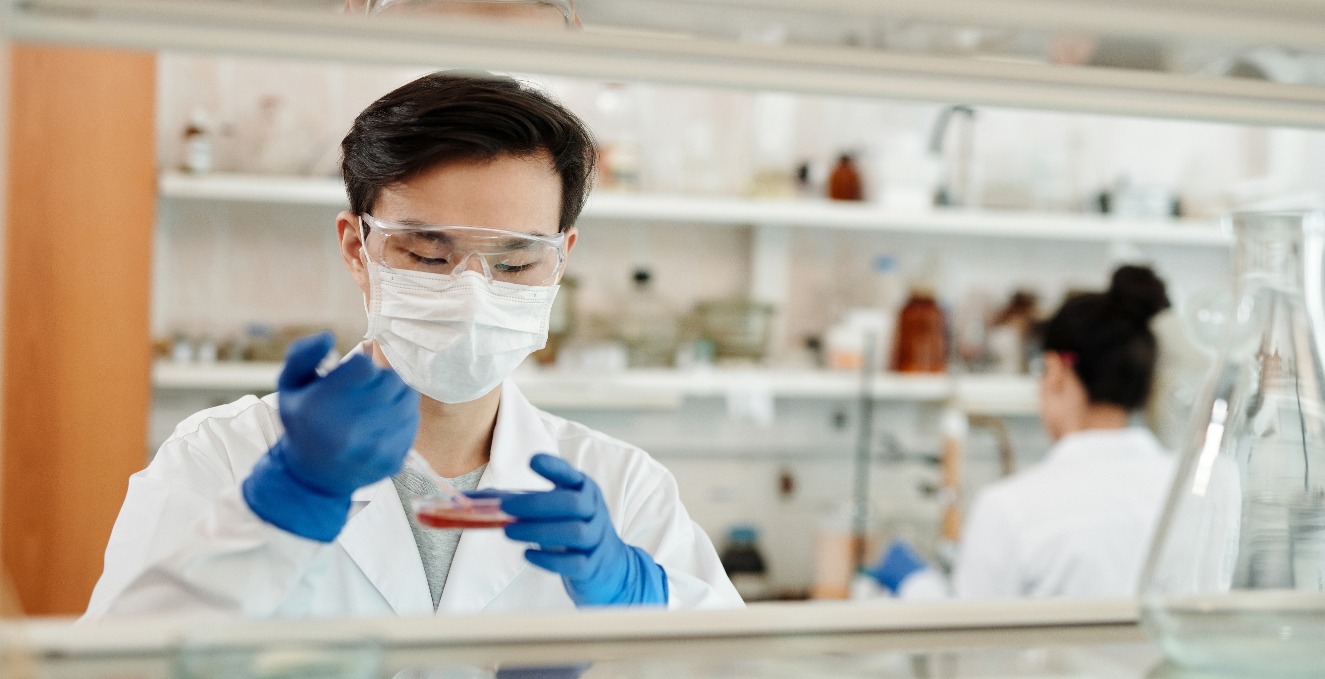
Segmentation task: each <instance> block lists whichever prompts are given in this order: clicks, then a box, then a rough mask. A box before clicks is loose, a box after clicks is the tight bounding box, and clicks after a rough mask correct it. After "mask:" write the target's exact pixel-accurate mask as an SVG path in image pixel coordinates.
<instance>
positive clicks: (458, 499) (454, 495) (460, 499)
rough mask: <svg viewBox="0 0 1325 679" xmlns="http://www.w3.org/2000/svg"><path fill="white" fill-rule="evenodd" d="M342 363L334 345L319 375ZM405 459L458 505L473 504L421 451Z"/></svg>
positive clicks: (319, 364) (318, 370)
mask: <svg viewBox="0 0 1325 679" xmlns="http://www.w3.org/2000/svg"><path fill="white" fill-rule="evenodd" d="M340 363H341V355H340V353H339V352H337V351H336V349H335V347H332V349H331V350H330V351H328V352H327V355H326V356H323V357H322V361H321V362H319V363H318V364H317V374H318V377H326V376H327V373H329V372H331V371H333V370H335V369H336V366H338V365H340ZM405 460H406V461H407V462H413V463H414V464H415V465H416V466H417V467H419V469H420V470H421V471H422V472H423V474H424V476H426V477H428V480H429V481H432V482H433V485H435V486H437V492H438V494H440V495H444V496H446V497H448V498H450V499H451V500H452V501H453V502H455V503H456V504H457V505H458V506H460V507H462V508H465V509H468V508H469V507H470V506H471V505H472V504H473V503H472V502H471V501H470V499H469V498H468V497H465V494H464V493H461V492H460V491H458V490H456V489H455V486H452V485H451V483H450V482H449V481H447V480H446V479H445V478H444V477H443V476H442V475H441V474H438V473H437V471H436V470H434V469H433V468H432V465H430V464H428V461H427V460H426V459H424V457H423V456H422V455H420V454H419V451H417V450H414V449H413V448H410V449H409V455H407V456H405Z"/></svg>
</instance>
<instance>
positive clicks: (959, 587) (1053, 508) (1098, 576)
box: [903, 428, 1175, 599]
mask: <svg viewBox="0 0 1325 679" xmlns="http://www.w3.org/2000/svg"><path fill="white" fill-rule="evenodd" d="M1174 469H1175V463H1174V459H1173V456H1172V455H1170V454H1169V453H1168V452H1166V451H1165V450H1164V449H1163V448H1162V447H1161V446H1160V444H1159V442H1158V441H1157V440H1156V439H1155V437H1154V435H1152V434H1151V433H1150V431H1149V430H1146V429H1142V428H1131V429H1115V430H1094V431H1083V432H1077V433H1074V434H1069V435H1068V436H1065V437H1063V438H1062V439H1061V440H1060V441H1059V442H1058V443H1057V444H1056V445H1055V446H1054V447H1053V448H1052V449H1051V450H1050V451H1049V454H1048V455H1047V456H1046V457H1045V459H1044V460H1043V461H1041V462H1039V463H1038V464H1035V465H1033V466H1031V467H1029V468H1027V469H1025V470H1024V471H1021V472H1019V473H1017V474H1014V475H1013V476H1010V477H1008V478H1006V479H1002V480H1000V481H997V482H995V483H993V484H990V485H989V486H987V487H986V488H985V489H984V490H983V491H982V492H981V493H980V494H979V495H978V496H977V498H976V500H975V502H974V503H973V505H972V507H971V510H970V514H969V518H968V520H967V523H966V526H965V529H964V530H963V533H962V539H961V545H960V547H959V549H958V556H957V563H956V567H955V570H954V572H953V576H952V589H953V594H955V595H956V596H958V597H961V598H973V599H980V598H1007V597H1076V598H1102V597H1130V596H1135V595H1136V591H1137V580H1138V578H1139V576H1140V573H1141V568H1142V567H1143V565H1144V561H1145V557H1146V554H1147V552H1148V551H1149V548H1150V539H1151V536H1152V535H1153V533H1154V529H1155V524H1156V523H1157V522H1158V520H1159V517H1160V514H1161V513H1162V512H1163V509H1164V503H1165V501H1166V499H1167V497H1168V491H1169V485H1170V483H1171V481H1172V478H1173V473H1174ZM916 584H917V585H919V584H920V583H919V582H917V583H916ZM903 594H905V593H903Z"/></svg>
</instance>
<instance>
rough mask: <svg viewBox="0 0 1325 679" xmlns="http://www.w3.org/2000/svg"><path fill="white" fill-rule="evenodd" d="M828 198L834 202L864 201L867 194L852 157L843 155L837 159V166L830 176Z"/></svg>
mask: <svg viewBox="0 0 1325 679" xmlns="http://www.w3.org/2000/svg"><path fill="white" fill-rule="evenodd" d="M828 197H829V198H832V199H833V200H864V199H865V192H864V191H863V190H862V189H861V185H860V172H859V171H858V170H856V163H855V161H854V160H852V159H851V155H850V154H847V153H843V154H842V155H841V156H838V158H837V166H836V167H834V168H833V172H832V174H830V175H828Z"/></svg>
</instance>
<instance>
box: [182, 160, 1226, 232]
mask: <svg viewBox="0 0 1325 679" xmlns="http://www.w3.org/2000/svg"><path fill="white" fill-rule="evenodd" d="M158 189H159V192H160V195H161V197H163V198H167V199H179V200H210V201H222V202H231V201H233V202H254V203H271V204H299V205H323V206H327V207H340V208H343V207H345V205H346V200H345V191H344V189H343V187H342V185H341V182H340V180H339V179H333V178H322V177H281V176H264V175H245V174H208V175H189V174H181V173H166V174H163V175H162V176H161V177H160V180H159V185H158ZM581 219H582V220H587V221H598V222H603V221H609V222H610V221H615V222H634V223H640V222H652V223H673V224H675V223H684V224H698V225H725V226H743V225H757V226H773V227H777V226H788V227H791V226H796V227H808V228H827V229H851V230H865V231H881V232H895V233H916V234H926V235H951V236H980V237H989V238H1020V239H1035V240H1061V241H1096V242H1129V243H1153V244H1169V245H1185V246H1197V247H1228V246H1229V245H1231V244H1232V242H1233V238H1232V235H1231V234H1230V233H1229V232H1228V231H1227V230H1225V229H1223V228H1221V227H1220V225H1219V224H1218V223H1217V222H1215V221H1212V220H1134V219H1122V218H1114V217H1109V216H1100V215H1083V214H1072V213H1037V212H986V211H975V210H913V211H901V210H893V209H888V208H885V207H881V206H878V205H873V204H868V203H861V204H853V203H838V202H831V201H828V200H813V199H781V200H779V199H758V198H743V197H726V196H688V195H680V194H650V193H611V192H602V191H600V192H598V193H595V194H593V195H591V196H590V197H589V202H588V204H587V205H585V208H584V212H583V213H582V215H581Z"/></svg>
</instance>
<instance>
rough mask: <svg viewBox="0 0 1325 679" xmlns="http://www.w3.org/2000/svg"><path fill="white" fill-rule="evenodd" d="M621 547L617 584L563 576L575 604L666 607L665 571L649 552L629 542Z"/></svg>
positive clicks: (579, 605) (594, 578) (595, 579)
mask: <svg viewBox="0 0 1325 679" xmlns="http://www.w3.org/2000/svg"><path fill="white" fill-rule="evenodd" d="M622 546H623V547H625V559H623V562H624V563H623V565H624V568H623V569H622V575H621V583H620V586H618V587H616V588H614V589H613V588H610V587H609V588H604V587H603V583H602V582H599V581H598V578H597V577H590V578H588V579H587V580H586V581H585V582H576V581H574V580H571V579H569V578H565V577H563V578H562V580H563V581H564V582H565V584H566V592H567V593H568V594H570V597H571V600H573V601H574V602H575V605H576V606H577V607H583V606H666V605H667V572H666V571H664V570H663V567H662V566H659V565H658V564H657V563H655V562H654V561H653V557H651V556H649V553H648V552H646V551H644V550H642V549H640V548H639V547H635V546H632V545H624V544H623V545H622Z"/></svg>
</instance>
